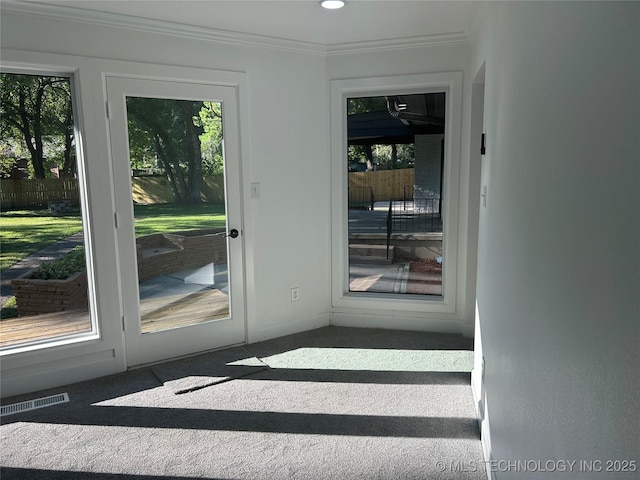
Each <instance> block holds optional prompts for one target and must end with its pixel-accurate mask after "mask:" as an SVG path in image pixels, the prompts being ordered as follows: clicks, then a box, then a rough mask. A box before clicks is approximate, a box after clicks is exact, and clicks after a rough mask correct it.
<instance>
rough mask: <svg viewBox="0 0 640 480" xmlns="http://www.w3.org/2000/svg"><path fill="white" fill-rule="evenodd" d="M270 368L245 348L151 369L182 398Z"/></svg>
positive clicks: (208, 354) (164, 364)
mask: <svg viewBox="0 0 640 480" xmlns="http://www.w3.org/2000/svg"><path fill="white" fill-rule="evenodd" d="M268 368H269V367H268V366H267V365H266V364H265V363H263V362H262V361H261V360H260V359H259V358H257V357H254V356H252V355H251V354H250V353H249V352H248V351H247V350H246V349H245V348H243V347H237V348H230V349H226V350H221V351H219V352H213V353H207V354H204V355H198V356H197V357H190V358H185V359H184V360H177V361H173V362H170V363H163V364H160V365H156V366H154V367H152V368H151V371H152V372H153V374H154V375H155V376H156V378H157V379H158V380H159V381H160V382H162V384H163V385H164V386H165V387H167V388H169V389H170V390H171V391H172V392H173V393H175V394H176V395H180V394H183V393H188V392H193V391H194V390H200V389H201V388H206V387H210V386H212V385H217V384H219V383H223V382H227V381H229V380H233V379H235V378H242V377H246V376H248V375H253V374H255V373H258V372H262V371H264V370H267V369H268Z"/></svg>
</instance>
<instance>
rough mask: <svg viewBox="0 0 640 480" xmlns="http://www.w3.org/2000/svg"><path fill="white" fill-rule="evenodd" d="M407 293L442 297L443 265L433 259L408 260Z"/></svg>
mask: <svg viewBox="0 0 640 480" xmlns="http://www.w3.org/2000/svg"><path fill="white" fill-rule="evenodd" d="M408 262H409V280H408V282H407V293H410V294H416V295H442V264H441V263H438V262H437V261H436V260H435V259H433V258H426V259H420V260H408Z"/></svg>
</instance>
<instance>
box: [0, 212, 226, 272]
mask: <svg viewBox="0 0 640 480" xmlns="http://www.w3.org/2000/svg"><path fill="white" fill-rule="evenodd" d="M134 212H135V216H136V235H137V236H140V235H148V234H150V233H158V232H175V231H180V230H196V229H203V228H217V227H224V226H225V212H224V205H220V204H208V203H203V204H199V205H188V204H161V205H136V206H135V208H134ZM81 230H82V221H81V219H80V213H79V212H78V213H76V214H75V215H63V216H60V215H51V214H49V212H48V211H47V210H46V209H42V210H12V211H7V212H2V215H1V216H0V242H2V243H1V244H0V270H4V269H5V268H7V267H9V266H11V265H13V264H14V263H16V262H17V261H19V260H21V259H22V258H24V257H27V256H28V255H31V254H32V253H35V252H37V251H38V250H41V249H43V248H44V247H46V246H48V245H51V244H52V243H55V242H57V241H58V240H61V239H63V238H66V237H69V236H71V235H73V234H74V233H77V232H79V231H81Z"/></svg>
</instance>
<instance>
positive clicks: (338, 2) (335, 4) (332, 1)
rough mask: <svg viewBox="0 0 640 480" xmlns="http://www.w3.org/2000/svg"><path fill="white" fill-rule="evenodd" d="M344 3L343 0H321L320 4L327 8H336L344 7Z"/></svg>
mask: <svg viewBox="0 0 640 480" xmlns="http://www.w3.org/2000/svg"><path fill="white" fill-rule="evenodd" d="M345 3H346V2H344V0H322V1H321V2H320V5H322V6H323V7H324V8H326V9H329V10H336V9H338V8H342V7H344V4H345Z"/></svg>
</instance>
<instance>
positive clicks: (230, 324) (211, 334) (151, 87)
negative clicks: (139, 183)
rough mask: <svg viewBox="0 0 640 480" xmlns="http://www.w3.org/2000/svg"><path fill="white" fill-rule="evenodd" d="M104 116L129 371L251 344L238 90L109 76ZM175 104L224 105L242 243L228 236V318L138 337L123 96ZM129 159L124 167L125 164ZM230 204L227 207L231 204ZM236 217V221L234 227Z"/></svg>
mask: <svg viewBox="0 0 640 480" xmlns="http://www.w3.org/2000/svg"><path fill="white" fill-rule="evenodd" d="M105 89H106V94H107V113H108V116H109V130H110V131H109V141H110V147H111V151H110V153H111V160H112V174H113V188H114V194H115V195H114V201H115V219H116V230H117V231H116V236H117V240H118V242H117V243H118V252H119V254H118V258H119V260H120V265H119V269H118V270H119V272H120V281H119V283H120V288H121V295H120V298H121V312H122V325H123V330H124V332H123V342H124V348H123V351H124V352H125V363H126V365H127V367H132V366H139V365H144V364H149V363H155V362H158V361H166V360H169V359H171V358H177V357H181V356H185V355H191V354H196V353H200V352H203V351H208V350H212V349H216V348H222V347H226V346H230V345H236V344H240V343H244V342H245V341H246V335H247V332H246V330H247V328H246V298H245V278H244V275H245V265H244V235H243V232H244V229H243V198H242V168H241V163H242V156H241V145H240V121H239V98H238V91H237V88H236V87H233V86H228V85H220V84H216V83H211V82H193V81H190V80H175V79H171V80H167V79H164V78H157V77H139V76H135V77H133V76H122V75H106V76H105ZM134 96H137V97H148V98H172V99H178V100H182V99H185V100H186V99H193V100H203V101H220V102H221V103H223V125H224V127H223V128H224V130H225V136H224V143H225V203H226V209H225V212H226V216H227V228H228V229H229V230H230V229H238V230H239V231H240V232H241V235H240V236H239V238H236V239H229V238H227V246H228V272H229V273H228V275H229V286H230V292H231V294H230V299H229V300H230V305H229V306H230V315H229V317H228V318H226V319H220V320H213V321H209V322H203V323H199V324H193V325H189V326H185V327H179V328H174V329H168V330H161V331H157V332H150V333H146V334H141V332H140V327H141V324H140V308H139V306H140V304H139V293H138V292H139V291H138V282H137V260H136V243H135V228H134V225H133V221H134V219H133V208H132V201H131V176H130V173H129V172H130V168H129V147H128V129H127V113H126V98H127V97H134ZM121 157H126V161H125V160H124V158H121ZM230 205H231V206H232V208H231V209H230V208H229V206H230ZM229 217H231V221H229Z"/></svg>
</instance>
